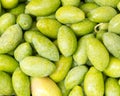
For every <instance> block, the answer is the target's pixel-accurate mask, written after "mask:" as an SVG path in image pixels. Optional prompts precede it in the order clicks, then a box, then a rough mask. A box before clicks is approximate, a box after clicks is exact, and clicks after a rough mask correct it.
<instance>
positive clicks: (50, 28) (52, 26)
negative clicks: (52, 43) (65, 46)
mask: <svg viewBox="0 0 120 96" xmlns="http://www.w3.org/2000/svg"><path fill="white" fill-rule="evenodd" d="M36 26H37V28H38V29H39V30H40V32H41V33H43V34H44V35H45V36H47V37H50V38H54V39H55V38H57V34H58V30H59V28H60V27H61V23H60V22H58V21H57V20H55V19H50V18H42V19H40V20H38V22H37V25H36Z"/></svg>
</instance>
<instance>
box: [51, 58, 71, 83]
mask: <svg viewBox="0 0 120 96" xmlns="http://www.w3.org/2000/svg"><path fill="white" fill-rule="evenodd" d="M71 65H72V56H69V57H65V56H61V57H60V60H59V61H57V62H56V67H57V68H56V70H55V71H54V72H53V73H52V74H51V75H50V78H51V79H53V80H54V81H55V82H60V81H61V80H63V79H64V78H65V76H66V75H67V73H68V71H69V70H70V68H71Z"/></svg>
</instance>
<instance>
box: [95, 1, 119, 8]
mask: <svg viewBox="0 0 120 96" xmlns="http://www.w3.org/2000/svg"><path fill="white" fill-rule="evenodd" d="M93 1H94V2H95V3H97V4H98V5H100V6H111V7H117V4H118V2H119V1H120V0H93Z"/></svg>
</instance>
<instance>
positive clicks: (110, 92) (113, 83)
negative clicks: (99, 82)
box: [105, 78, 120, 96]
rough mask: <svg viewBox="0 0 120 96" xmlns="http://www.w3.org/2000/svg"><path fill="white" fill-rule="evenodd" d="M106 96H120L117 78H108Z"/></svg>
mask: <svg viewBox="0 0 120 96" xmlns="http://www.w3.org/2000/svg"><path fill="white" fill-rule="evenodd" d="M105 96H120V85H119V84H118V80H117V79H115V78H108V79H107V80H106V82H105Z"/></svg>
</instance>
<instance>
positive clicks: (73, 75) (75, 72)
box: [64, 65, 88, 90]
mask: <svg viewBox="0 0 120 96" xmlns="http://www.w3.org/2000/svg"><path fill="white" fill-rule="evenodd" d="M87 71H88V68H87V67H86V66H84V65H81V66H76V67H73V68H72V69H71V70H70V71H69V72H68V74H67V76H66V78H65V82H64V83H65V87H66V89H67V90H68V89H72V88H73V87H74V86H76V85H78V84H81V83H82V81H83V80H84V76H85V74H86V73H87Z"/></svg>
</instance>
